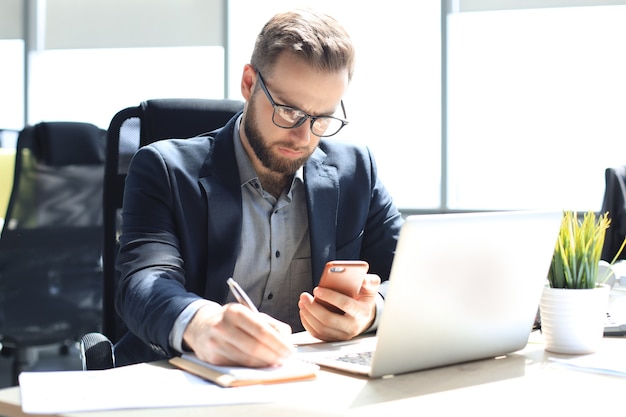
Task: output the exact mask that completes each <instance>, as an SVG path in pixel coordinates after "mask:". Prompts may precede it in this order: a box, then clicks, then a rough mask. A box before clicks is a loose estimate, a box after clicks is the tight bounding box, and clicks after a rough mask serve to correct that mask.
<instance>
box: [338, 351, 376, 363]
mask: <svg viewBox="0 0 626 417" xmlns="http://www.w3.org/2000/svg"><path fill="white" fill-rule="evenodd" d="M373 354H374V352H358V353H349V354H346V355H343V356H339V357H337V360H338V361H341V362H348V363H354V364H357V365H365V366H369V365H370V364H371V362H372V356H373Z"/></svg>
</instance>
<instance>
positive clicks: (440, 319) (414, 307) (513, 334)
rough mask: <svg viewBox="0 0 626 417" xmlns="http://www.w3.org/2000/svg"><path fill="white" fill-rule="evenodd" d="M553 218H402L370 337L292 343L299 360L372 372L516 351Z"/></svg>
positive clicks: (553, 230) (534, 298)
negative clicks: (383, 296)
mask: <svg viewBox="0 0 626 417" xmlns="http://www.w3.org/2000/svg"><path fill="white" fill-rule="evenodd" d="M561 219H562V213H561V212H537V211H516V212H490V213H465V214H438V215H416V216H409V217H407V219H406V222H405V223H404V225H403V226H402V229H401V231H400V237H399V241H398V245H397V248H396V254H395V257H394V260H393V265H392V268H391V273H390V278H389V288H388V292H387V297H386V299H385V307H384V310H383V313H382V317H381V319H380V323H379V327H378V331H377V333H376V336H375V337H361V338H357V339H355V340H351V341H348V342H339V343H315V344H307V345H300V346H299V347H298V355H299V357H300V358H301V359H304V360H310V361H312V362H315V363H317V364H318V365H321V366H326V367H331V368H335V369H340V370H343V371H347V372H354V373H358V374H363V375H368V376H370V377H382V376H386V375H394V374H400V373H406V372H411V371H417V370H423V369H428V368H435V367H440V366H446V365H452V364H456V363H461V362H468V361H473V360H478V359H485V358H492V357H497V356H501V355H505V354H507V353H511V352H514V351H517V350H519V349H522V348H523V347H524V346H526V344H527V341H528V337H529V334H530V332H531V330H532V326H533V323H534V321H535V317H536V314H537V311H538V306H539V299H540V297H541V292H542V288H543V286H544V285H545V283H546V278H547V273H548V269H549V267H550V262H551V260H552V254H553V252H554V247H555V244H556V240H557V236H558V231H559V226H560V224H561ZM367 357H371V362H368V363H359V362H363V361H364V358H365V359H366V358H367Z"/></svg>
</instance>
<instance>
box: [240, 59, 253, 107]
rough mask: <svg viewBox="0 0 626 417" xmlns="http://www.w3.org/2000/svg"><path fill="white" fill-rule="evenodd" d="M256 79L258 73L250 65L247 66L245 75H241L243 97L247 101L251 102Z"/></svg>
mask: <svg viewBox="0 0 626 417" xmlns="http://www.w3.org/2000/svg"><path fill="white" fill-rule="evenodd" d="M256 79H257V73H256V71H255V70H254V67H253V66H252V65H250V64H246V65H245V66H244V67H243V74H242V75H241V95H242V96H243V98H244V99H245V100H246V101H250V97H252V93H253V92H254V86H255V85H256Z"/></svg>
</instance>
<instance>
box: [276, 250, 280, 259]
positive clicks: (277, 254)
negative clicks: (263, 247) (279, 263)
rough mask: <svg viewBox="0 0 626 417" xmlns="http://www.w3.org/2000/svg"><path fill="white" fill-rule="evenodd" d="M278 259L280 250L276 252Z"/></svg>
mask: <svg viewBox="0 0 626 417" xmlns="http://www.w3.org/2000/svg"><path fill="white" fill-rule="evenodd" d="M276 257H277V258H280V251H279V250H277V251H276Z"/></svg>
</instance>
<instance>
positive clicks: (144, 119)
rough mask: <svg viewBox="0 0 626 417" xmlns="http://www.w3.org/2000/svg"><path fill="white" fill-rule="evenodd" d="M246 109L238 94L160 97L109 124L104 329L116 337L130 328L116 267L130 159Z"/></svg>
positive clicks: (217, 125) (205, 130) (208, 128)
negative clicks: (118, 295)
mask: <svg viewBox="0 0 626 417" xmlns="http://www.w3.org/2000/svg"><path fill="white" fill-rule="evenodd" d="M242 109H243V102H241V101H237V100H209V99H155V100H147V101H145V102H143V103H141V104H140V105H139V106H136V107H129V108H126V109H123V110H121V111H120V112H118V113H117V114H116V115H115V116H114V117H113V119H112V120H111V123H110V125H109V129H108V134H107V154H106V163H105V179H104V248H103V267H104V295H103V303H104V305H103V316H104V317H103V329H104V330H103V332H104V334H105V335H106V336H107V337H108V338H109V339H110V340H111V341H113V342H116V341H117V340H119V338H120V337H121V336H123V334H124V332H125V326H124V324H123V323H122V321H121V320H120V318H119V317H118V316H117V313H116V312H115V306H114V299H115V290H116V288H117V281H118V279H119V277H118V276H117V273H116V271H115V257H116V255H117V248H118V237H119V233H120V213H121V208H122V199H123V195H124V181H125V179H126V172H127V170H128V164H129V163H130V160H131V158H132V156H133V154H134V153H135V151H136V150H137V149H138V148H139V147H141V146H144V145H147V144H149V143H152V142H155V141H157V140H161V139H167V138H180V139H185V138H190V137H194V136H198V135H201V134H203V133H208V132H211V131H213V130H215V129H217V128H220V127H222V126H224V125H225V124H226V122H228V120H230V119H231V118H232V117H233V116H234V115H235V114H237V113H238V112H239V111H241V110H242Z"/></svg>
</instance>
